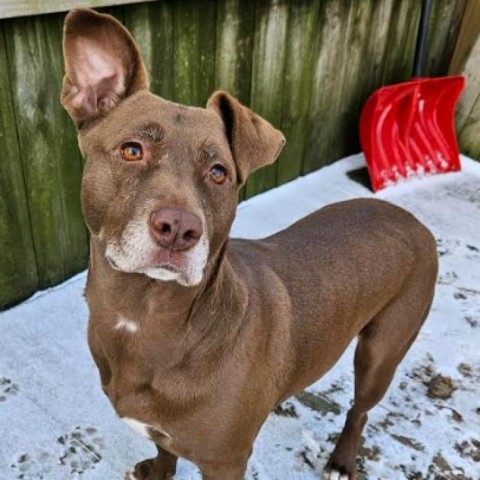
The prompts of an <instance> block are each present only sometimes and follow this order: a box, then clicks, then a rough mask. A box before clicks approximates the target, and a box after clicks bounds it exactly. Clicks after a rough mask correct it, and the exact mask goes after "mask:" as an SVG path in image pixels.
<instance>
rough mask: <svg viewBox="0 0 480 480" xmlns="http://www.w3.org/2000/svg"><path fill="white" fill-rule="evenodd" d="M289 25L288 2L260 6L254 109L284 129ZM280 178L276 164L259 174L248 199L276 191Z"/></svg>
mask: <svg viewBox="0 0 480 480" xmlns="http://www.w3.org/2000/svg"><path fill="white" fill-rule="evenodd" d="M287 22H288V3H287V2H284V1H280V0H260V1H258V2H257V4H256V22H255V40H254V50H253V69H252V99H251V107H252V109H253V110H254V111H255V112H257V113H258V114H260V115H261V116H262V117H265V118H266V119H267V120H269V121H270V122H271V123H272V124H273V125H274V126H275V127H280V125H281V121H282V99H283V90H284V73H285V55H286V51H287V48H286V39H287ZM276 177H277V164H276V163H274V164H273V165H270V166H268V167H265V168H262V169H260V170H258V171H257V172H255V173H254V174H253V175H251V176H250V178H249V179H248V181H247V183H246V186H245V189H246V190H245V191H246V196H247V197H251V196H252V195H255V194H257V193H260V192H262V191H265V190H268V189H269V188H273V187H274V186H275V185H276V180H277V179H276Z"/></svg>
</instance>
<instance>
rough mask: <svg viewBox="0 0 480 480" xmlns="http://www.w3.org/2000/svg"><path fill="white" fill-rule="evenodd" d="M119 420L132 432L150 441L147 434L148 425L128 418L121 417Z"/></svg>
mask: <svg viewBox="0 0 480 480" xmlns="http://www.w3.org/2000/svg"><path fill="white" fill-rule="evenodd" d="M120 420H123V421H124V422H125V423H126V424H127V425H128V426H129V427H130V428H131V429H132V430H133V431H134V432H136V433H138V434H139V435H141V436H142V437H144V438H148V439H149V440H151V438H150V435H149V434H148V429H149V428H151V427H150V425H147V424H146V423H142V422H139V421H138V420H135V419H134V418H129V417H122V418H121V419H120Z"/></svg>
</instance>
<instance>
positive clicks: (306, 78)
mask: <svg viewBox="0 0 480 480" xmlns="http://www.w3.org/2000/svg"><path fill="white" fill-rule="evenodd" d="M320 5H321V1H320V0H314V1H312V2H291V3H290V7H289V8H290V12H289V19H288V30H287V53H286V65H285V85H284V91H283V112H282V123H281V129H282V131H283V133H284V135H285V138H286V140H287V143H286V145H285V148H284V150H283V152H282V155H281V156H280V158H279V160H278V165H277V184H282V183H285V182H288V181H290V180H293V179H294V178H296V177H297V176H298V175H300V173H301V171H302V163H303V156H304V150H305V143H306V140H307V135H308V131H307V127H308V120H309V119H308V116H309V111H310V102H311V98H312V90H313V67H314V53H315V51H314V49H313V48H312V46H313V42H314V38H315V37H316V29H317V28H318V17H319V13H320Z"/></svg>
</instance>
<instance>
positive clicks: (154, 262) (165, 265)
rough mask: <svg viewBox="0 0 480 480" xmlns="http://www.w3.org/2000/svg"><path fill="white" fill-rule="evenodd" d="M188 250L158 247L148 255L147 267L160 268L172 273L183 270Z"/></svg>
mask: <svg viewBox="0 0 480 480" xmlns="http://www.w3.org/2000/svg"><path fill="white" fill-rule="evenodd" d="M187 253H188V251H181V252H177V251H172V250H166V249H163V248H162V249H159V250H156V251H155V252H153V253H152V254H151V255H150V258H149V262H148V265H147V268H162V269H163V270H167V271H169V272H172V273H180V272H183V271H185V269H186V263H187Z"/></svg>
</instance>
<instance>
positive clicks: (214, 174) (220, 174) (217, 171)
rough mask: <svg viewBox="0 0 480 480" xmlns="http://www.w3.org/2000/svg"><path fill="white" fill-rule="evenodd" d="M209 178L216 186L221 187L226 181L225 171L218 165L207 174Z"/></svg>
mask: <svg viewBox="0 0 480 480" xmlns="http://www.w3.org/2000/svg"><path fill="white" fill-rule="evenodd" d="M209 175H210V178H211V179H212V180H213V181H214V182H215V183H216V184H218V185H221V184H222V183H224V182H225V180H226V179H227V169H226V168H225V167H224V166H222V165H220V164H216V165H214V166H213V167H212V168H211V169H210V172H209Z"/></svg>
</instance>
